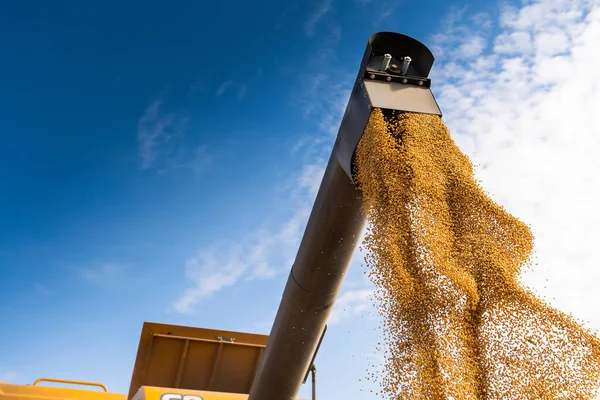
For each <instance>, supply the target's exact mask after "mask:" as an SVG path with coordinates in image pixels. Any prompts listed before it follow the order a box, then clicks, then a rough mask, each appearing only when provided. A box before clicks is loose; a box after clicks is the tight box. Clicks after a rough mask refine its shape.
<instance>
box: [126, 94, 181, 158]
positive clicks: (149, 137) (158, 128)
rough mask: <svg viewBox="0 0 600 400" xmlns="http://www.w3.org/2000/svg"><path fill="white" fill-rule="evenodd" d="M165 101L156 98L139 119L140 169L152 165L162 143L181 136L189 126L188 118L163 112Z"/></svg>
mask: <svg viewBox="0 0 600 400" xmlns="http://www.w3.org/2000/svg"><path fill="white" fill-rule="evenodd" d="M163 103H164V100H163V99H162V98H159V99H156V100H154V101H153V102H152V103H151V104H150V105H149V106H148V108H146V110H145V111H144V113H143V115H142V116H141V118H140V119H139V121H138V127H137V139H138V152H139V161H140V169H148V168H150V167H152V166H153V164H154V163H155V161H156V159H157V156H158V154H159V152H160V148H159V147H160V145H162V144H164V143H165V142H168V141H169V140H171V139H173V138H174V137H176V136H181V135H182V134H183V133H184V132H185V130H186V128H187V123H188V119H187V118H185V117H177V116H175V115H174V114H172V113H165V112H163V110H162V107H163Z"/></svg>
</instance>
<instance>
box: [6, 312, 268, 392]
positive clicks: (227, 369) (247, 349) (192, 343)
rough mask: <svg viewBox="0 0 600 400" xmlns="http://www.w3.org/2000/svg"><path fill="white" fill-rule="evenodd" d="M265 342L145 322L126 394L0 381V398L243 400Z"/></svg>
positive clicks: (63, 382) (99, 387)
mask: <svg viewBox="0 0 600 400" xmlns="http://www.w3.org/2000/svg"><path fill="white" fill-rule="evenodd" d="M267 339H268V336H267V335H256V334H251V333H242V332H232V331H223V330H214V329H203V328H193V327H187V326H177V325H166V324H156V323H151V322H146V323H144V326H143V328H142V334H141V337H140V343H139V346H138V352H137V357H136V360H135V365H134V369H133V375H132V377H131V384H130V387H129V393H128V394H118V393H111V392H109V391H108V389H107V388H106V386H104V385H103V384H101V383H94V382H83V381H73V380H66V379H53V378H40V379H38V380H37V381H35V382H34V384H33V385H14V384H8V383H2V382H0V400H245V399H247V398H248V393H249V392H250V387H251V386H252V383H253V381H254V377H255V375H256V371H257V370H258V366H259V365H260V361H261V359H262V355H263V353H264V349H265V347H266V345H267ZM42 383H52V384H53V385H56V384H61V385H63V386H65V385H78V386H87V387H89V389H87V390H85V389H73V388H68V387H55V386H46V385H42Z"/></svg>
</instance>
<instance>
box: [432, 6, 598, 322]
mask: <svg viewBox="0 0 600 400" xmlns="http://www.w3.org/2000/svg"><path fill="white" fill-rule="evenodd" d="M453 24H454V26H452V27H451V28H450V31H452V32H458V33H459V34H458V35H456V36H455V37H453V38H450V39H448V38H443V40H442V41H441V42H440V41H439V40H438V43H437V44H438V45H442V46H444V45H446V44H447V43H453V44H454V46H462V45H463V44H464V43H465V40H467V39H466V37H468V35H464V34H463V33H464V32H467V31H470V30H471V28H467V27H466V26H465V25H461V22H460V18H459V19H455V20H454V21H453ZM499 26H500V28H501V29H500V32H499V33H498V34H497V35H496V36H495V37H491V36H490V37H489V38H488V40H489V45H493V47H492V49H493V52H492V53H490V52H487V53H486V52H483V53H482V54H481V55H479V56H478V57H476V58H474V59H466V60H455V59H453V60H450V59H449V57H448V56H447V55H444V56H443V57H438V58H437V63H436V65H435V66H434V69H433V71H432V72H433V73H432V79H433V85H432V87H433V90H434V91H435V92H436V95H437V98H438V101H439V103H440V105H441V108H442V110H443V111H444V113H445V114H444V119H445V120H446V122H447V124H448V125H449V127H450V129H451V131H452V132H453V136H454V138H455V140H456V141H457V143H458V144H459V145H460V146H461V148H462V149H463V151H465V152H466V153H467V154H468V155H469V156H470V157H471V158H472V160H473V161H474V163H475V164H478V165H480V167H479V169H478V178H479V179H481V180H482V184H483V185H484V187H485V188H486V189H487V190H488V191H489V192H490V193H491V195H492V196H493V197H494V199H495V200H496V201H498V202H499V203H500V204H502V205H504V206H505V207H506V208H507V209H508V210H509V211H510V212H511V213H513V214H514V215H515V216H517V217H519V218H521V219H522V220H524V221H525V222H526V223H528V224H531V226H532V230H533V232H534V234H535V235H536V252H537V261H538V262H539V266H537V267H536V268H535V269H533V270H531V271H527V273H526V274H525V275H524V277H523V279H524V282H525V283H527V284H529V285H533V286H534V288H535V289H536V290H537V291H538V292H540V293H541V294H542V295H544V296H546V297H547V298H548V299H549V300H551V302H552V303H553V305H555V306H557V307H559V308H560V309H562V310H565V311H567V312H572V313H573V314H574V315H575V316H577V317H579V318H582V319H584V320H587V321H590V325H591V326H592V327H594V328H596V329H598V328H600V315H598V313H597V311H596V310H597V309H598V308H599V307H600V296H597V295H596V288H597V286H598V284H599V283H600V270H599V269H598V265H599V264H600V248H599V247H598V245H597V243H598V242H600V213H599V212H598V210H597V207H596V204H600V174H599V172H600V157H598V154H600V120H598V119H597V118H596V114H597V110H598V108H599V107H600V52H598V50H597V49H598V43H600V1H598V0H593V1H588V0H538V1H527V2H525V3H524V5H523V6H522V7H521V8H514V7H505V8H504V9H503V10H502V13H501V16H500V20H499ZM440 38H442V36H441V35H440V36H436V37H434V39H440ZM453 48H455V47H452V46H450V47H447V48H446V49H445V53H446V54H447V52H448V51H452V49H453Z"/></svg>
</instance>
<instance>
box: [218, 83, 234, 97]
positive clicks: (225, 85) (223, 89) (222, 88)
mask: <svg viewBox="0 0 600 400" xmlns="http://www.w3.org/2000/svg"><path fill="white" fill-rule="evenodd" d="M233 85H235V81H232V80H229V81H225V82H223V83H221V84H220V85H219V87H218V88H217V97H221V96H223V94H225V92H226V91H227V89H228V88H230V87H232V86H233Z"/></svg>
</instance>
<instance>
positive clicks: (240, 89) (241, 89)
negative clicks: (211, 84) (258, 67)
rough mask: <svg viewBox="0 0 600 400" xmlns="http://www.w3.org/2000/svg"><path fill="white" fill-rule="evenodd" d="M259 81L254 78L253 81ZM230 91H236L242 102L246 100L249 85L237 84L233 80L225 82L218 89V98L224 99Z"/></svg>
mask: <svg viewBox="0 0 600 400" xmlns="http://www.w3.org/2000/svg"><path fill="white" fill-rule="evenodd" d="M259 77H260V73H259ZM257 79H258V78H254V80H253V81H255V80H257ZM229 89H234V90H235V92H236V97H237V99H238V100H241V99H243V98H244V96H246V92H247V91H248V85H247V84H245V83H237V82H236V81H233V80H229V81H226V82H223V83H221V84H220V85H219V87H218V88H217V93H216V95H217V97H223V95H224V94H225V92H227V91H228V90H229Z"/></svg>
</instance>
